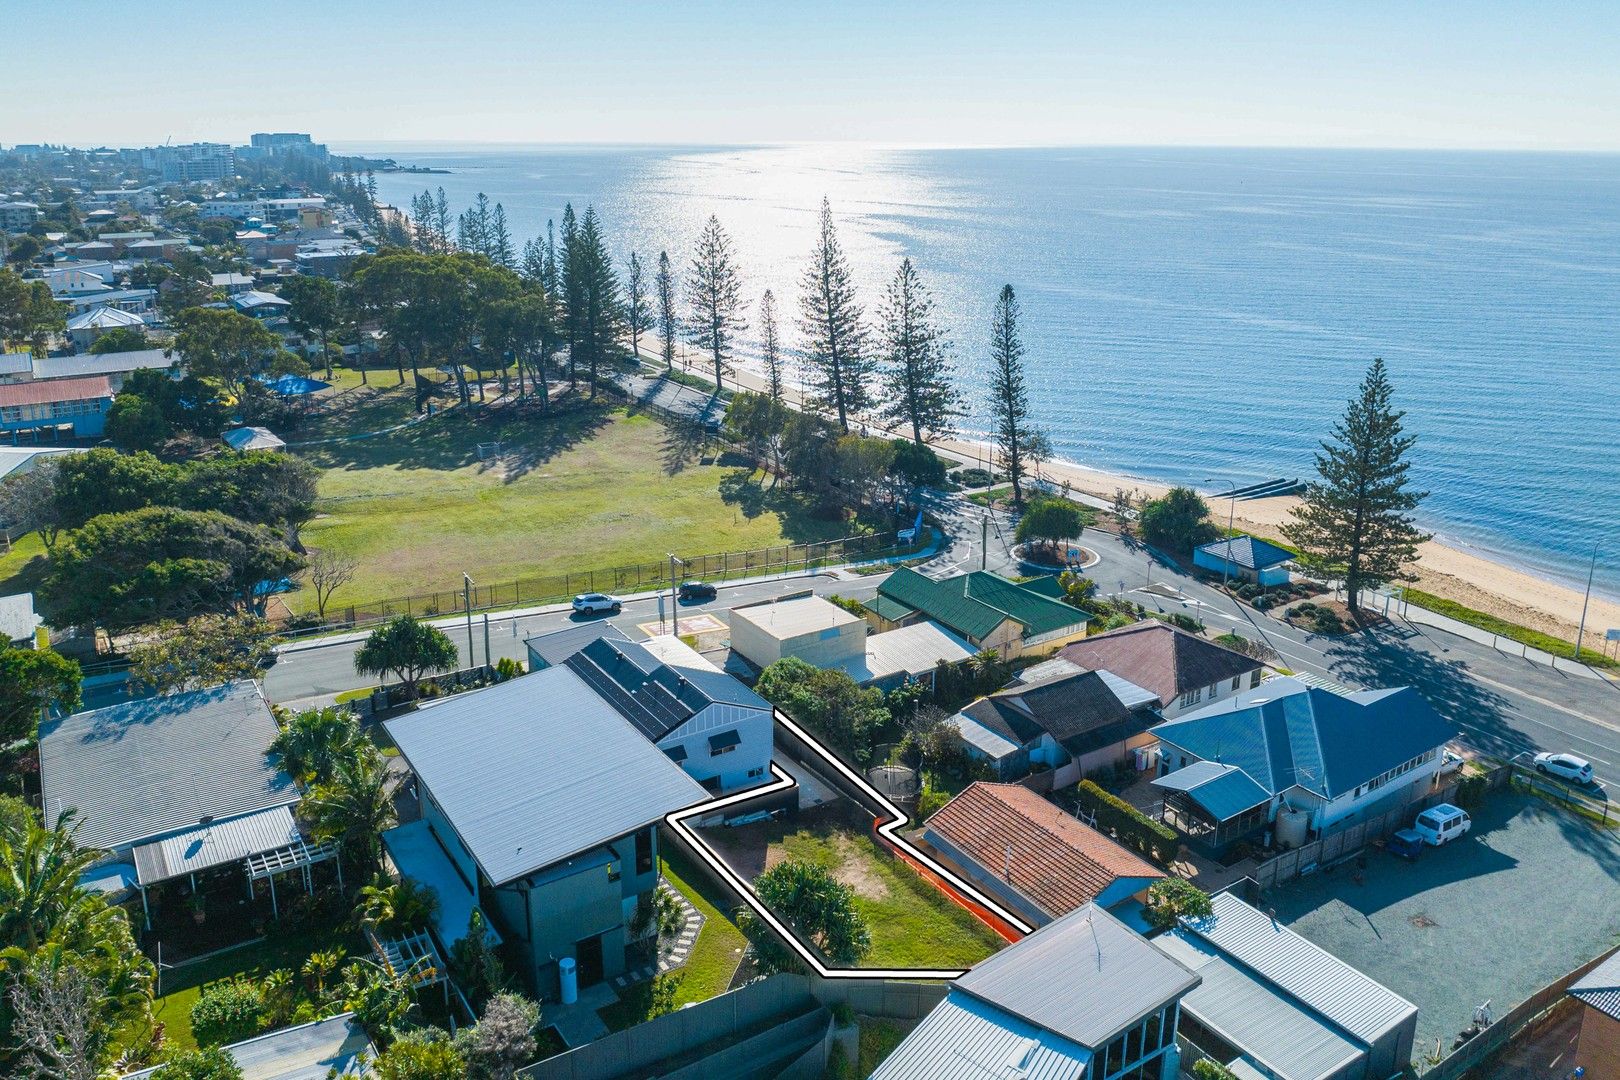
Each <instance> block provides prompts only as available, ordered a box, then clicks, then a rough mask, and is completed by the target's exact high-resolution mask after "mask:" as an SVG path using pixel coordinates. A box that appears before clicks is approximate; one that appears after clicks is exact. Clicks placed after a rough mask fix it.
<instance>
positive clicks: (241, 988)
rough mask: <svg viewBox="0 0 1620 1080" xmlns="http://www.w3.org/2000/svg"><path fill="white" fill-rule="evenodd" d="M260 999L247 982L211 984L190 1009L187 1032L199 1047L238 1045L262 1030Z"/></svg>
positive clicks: (261, 999)
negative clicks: (189, 1031)
mask: <svg viewBox="0 0 1620 1080" xmlns="http://www.w3.org/2000/svg"><path fill="white" fill-rule="evenodd" d="M265 1020H266V1009H265V1004H264V995H263V993H262V992H261V991H260V990H259V988H258V986H256V985H254V984H253V983H250V982H244V981H242V980H238V979H232V980H231V981H229V982H221V983H215V984H214V985H213V986H210V987H208V988H207V989H206V990H204V991H203V992H202V995H201V996H200V997H198V998H197V1002H196V1004H194V1005H192V1007H191V1030H192V1033H193V1034H194V1035H195V1036H196V1037H197V1043H198V1045H200V1046H218V1045H221V1044H223V1043H233V1042H241V1041H242V1040H243V1039H247V1038H251V1037H252V1036H254V1035H257V1034H258V1033H259V1032H260V1031H262V1030H264V1026H265Z"/></svg>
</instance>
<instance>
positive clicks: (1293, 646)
mask: <svg viewBox="0 0 1620 1080" xmlns="http://www.w3.org/2000/svg"><path fill="white" fill-rule="evenodd" d="M930 509H931V511H932V512H933V513H935V514H936V515H937V517H938V518H939V520H940V521H941V524H942V526H943V527H944V529H945V532H946V534H947V535H946V543H945V547H944V550H943V551H942V552H941V553H940V555H939V556H938V557H937V558H935V559H934V560H932V561H931V562H930V563H929V564H927V565H926V566H925V567H924V568H923V569H924V572H927V573H930V574H936V575H943V574H948V573H955V572H960V571H966V570H975V569H979V568H980V567H981V566H983V567H986V568H988V569H990V570H993V571H997V572H1001V573H1011V572H1016V571H1015V563H1014V560H1013V558H1012V556H1011V551H1010V543H1011V536H1012V528H1013V521H1012V519H1011V518H1009V517H1008V516H1007V515H1005V514H1001V513H986V512H985V511H984V510H983V509H981V508H979V507H977V506H974V505H972V504H971V503H968V502H966V501H965V500H963V499H961V498H959V497H947V498H940V499H937V500H935V501H934V502H933V504H932V505H931V506H930ZM1083 543H1084V544H1085V546H1086V547H1088V548H1091V549H1092V550H1094V551H1096V552H1097V554H1098V556H1099V560H1098V562H1097V564H1096V565H1095V566H1093V567H1091V568H1090V569H1089V570H1088V571H1087V573H1088V574H1089V575H1090V576H1091V577H1093V578H1094V579H1095V580H1096V581H1097V582H1098V585H1099V587H1100V589H1101V590H1102V591H1103V592H1104V593H1108V594H1114V595H1124V596H1128V597H1129V598H1130V599H1132V600H1134V601H1136V602H1137V603H1141V604H1143V605H1145V606H1147V607H1150V608H1157V609H1158V610H1161V611H1175V612H1182V613H1185V614H1189V615H1193V616H1195V617H1197V618H1200V619H1202V620H1203V621H1204V622H1205V623H1206V624H1208V625H1209V626H1210V627H1211V628H1212V629H1216V630H1219V631H1230V632H1232V633H1236V634H1239V635H1242V636H1243V637H1246V638H1251V639H1254V640H1258V641H1262V642H1264V643H1265V644H1266V645H1268V646H1270V647H1271V648H1272V649H1273V650H1275V651H1276V652H1277V654H1278V656H1279V657H1280V658H1281V659H1280V661H1279V662H1280V663H1281V664H1282V665H1283V666H1285V667H1288V668H1290V669H1292V670H1295V671H1304V672H1310V673H1312V674H1315V675H1318V676H1322V677H1324V678H1329V679H1334V680H1336V681H1339V682H1342V683H1345V684H1348V685H1351V686H1358V687H1384V686H1404V685H1412V686H1416V687H1417V688H1418V689H1419V691H1421V692H1422V693H1423V694H1424V695H1425V696H1426V697H1427V698H1428V699H1429V701H1430V702H1431V703H1432V704H1433V705H1434V707H1435V708H1436V709H1438V710H1439V711H1440V712H1441V713H1442V715H1445V716H1447V717H1448V718H1450V719H1451V720H1452V721H1453V722H1454V723H1455V724H1456V725H1457V726H1458V727H1459V728H1460V729H1461V731H1462V733H1463V738H1464V739H1465V740H1466V741H1467V742H1468V743H1470V744H1471V745H1472V746H1474V747H1475V748H1476V749H1478V750H1480V751H1483V752H1485V753H1488V754H1492V755H1494V756H1499V757H1506V758H1511V757H1515V756H1518V755H1523V754H1531V753H1534V752H1536V751H1538V750H1567V751H1572V752H1573V753H1576V754H1579V755H1580V756H1582V757H1584V758H1587V759H1588V760H1590V761H1591V762H1592V765H1593V769H1594V771H1595V772H1596V774H1597V778H1598V780H1599V781H1600V782H1601V783H1604V784H1606V785H1607V786H1609V787H1610V788H1611V789H1620V684H1616V683H1614V682H1611V681H1606V680H1599V679H1590V678H1583V677H1580V676H1576V675H1571V674H1567V673H1564V672H1559V671H1555V670H1553V669H1552V668H1548V667H1545V666H1543V665H1540V664H1536V663H1534V662H1532V661H1529V660H1526V659H1523V658H1521V657H1518V656H1509V655H1507V654H1505V653H1501V652H1498V651H1496V650H1494V649H1491V648H1489V647H1488V646H1485V645H1482V644H1480V643H1477V642H1474V641H1472V640H1469V639H1467V638H1462V637H1456V636H1454V635H1451V634H1447V633H1445V632H1443V631H1438V630H1434V629H1431V628H1429V627H1423V626H1416V625H1413V624H1410V623H1407V622H1405V621H1404V620H1401V619H1398V618H1397V619H1395V620H1394V621H1393V622H1392V623H1391V624H1390V625H1388V626H1386V627H1383V628H1380V629H1376V630H1371V631H1365V632H1363V633H1360V634H1355V635H1351V636H1349V637H1346V638H1338V639H1334V638H1323V637H1319V636H1316V635H1314V634H1308V633H1305V632H1303V631H1301V630H1297V629H1295V628H1293V627H1291V626H1288V625H1287V624H1285V623H1281V622H1278V621H1276V620H1274V619H1271V618H1268V617H1266V616H1264V615H1262V614H1260V613H1258V612H1254V611H1252V610H1250V609H1248V608H1246V607H1243V606H1242V605H1240V604H1238V603H1237V602H1236V601H1234V600H1232V599H1231V598H1229V597H1227V596H1225V595H1223V594H1221V593H1219V592H1217V591H1216V590H1214V589H1211V588H1209V587H1207V586H1205V585H1202V584H1200V583H1199V582H1197V581H1196V580H1194V579H1193V578H1191V577H1189V576H1188V575H1186V574H1183V573H1181V572H1180V571H1179V570H1178V569H1177V568H1176V567H1175V566H1174V565H1173V564H1169V563H1167V562H1165V561H1164V560H1161V559H1159V558H1158V557H1157V556H1155V555H1154V554H1153V553H1151V552H1149V551H1148V550H1146V549H1145V548H1143V547H1142V546H1141V545H1139V544H1135V543H1133V542H1131V541H1128V540H1122V539H1121V538H1120V537H1118V536H1116V535H1114V534H1112V533H1107V532H1102V531H1100V530H1093V531H1090V532H1088V533H1086V535H1085V538H1084V540H1083ZM881 580H882V577H881V576H876V575H874V576H868V577H849V578H843V579H840V578H838V577H836V576H832V575H816V576H805V575H797V576H794V577H792V578H787V579H780V580H775V581H768V582H756V583H749V584H741V585H735V586H723V587H722V588H721V589H720V594H719V596H718V597H717V598H716V599H715V600H712V601H707V602H704V603H701V604H694V605H683V606H682V610H683V612H684V611H711V612H714V613H715V614H717V615H720V616H721V617H722V618H724V617H725V613H726V611H727V610H728V609H729V608H731V607H733V606H735V605H737V604H741V603H747V602H751V601H756V600H764V599H768V598H770V597H773V596H781V595H784V594H786V593H790V592H797V591H801V590H804V589H806V588H810V589H813V590H814V591H815V592H817V593H820V594H826V593H839V594H841V595H844V596H849V597H854V598H856V599H866V598H868V597H870V596H872V595H873V594H874V593H875V592H876V591H877V586H878V583H879V582H880V581H881ZM665 603H667V600H666V601H665ZM660 614H661V612H660V606H659V602H658V601H657V600H653V599H645V600H633V601H630V602H627V603H626V604H625V606H624V610H623V612H622V613H621V614H619V615H617V616H614V617H613V618H612V619H611V620H607V621H611V622H613V623H616V624H617V625H618V626H619V627H620V628H621V629H623V630H624V631H625V632H626V633H628V634H629V635H630V636H631V637H637V636H639V633H638V631H637V630H636V629H635V627H636V625H637V624H640V623H646V622H649V621H653V620H656V619H658V618H659V617H660ZM573 621H575V620H574V619H573V617H572V616H571V615H570V614H569V613H566V612H550V613H545V614H529V615H522V616H510V615H501V614H494V615H491V616H490V618H489V626H490V629H489V641H490V648H489V651H490V654H491V656H492V658H493V659H494V660H499V659H500V658H501V657H507V656H509V657H512V658H514V659H522V658H524V657H525V656H526V652H525V649H524V646H523V641H524V639H525V638H526V637H531V636H533V635H535V634H538V633H542V632H544V631H546V630H552V629H557V628H559V627H562V626H566V625H569V624H570V623H572V622H573ZM446 628H447V631H448V632H449V633H450V636H451V638H452V639H453V640H454V641H455V642H456V643H457V646H458V648H459V650H460V652H461V661H462V665H463V666H471V665H472V664H474V663H483V662H486V659H487V658H486V657H485V655H484V630H483V617H482V616H475V617H474V630H473V642H472V650H471V652H469V649H468V642H467V633H466V629H465V624H464V623H456V624H453V625H450V626H447V627H446ZM357 646H358V642H355V641H349V642H339V643H334V644H329V645H324V646H321V647H317V648H298V649H296V650H288V651H286V652H285V653H284V654H283V656H282V657H281V659H280V660H279V662H278V663H277V664H276V665H275V666H274V667H273V668H271V669H270V671H269V672H268V673H267V675H266V677H265V680H264V682H265V691H266V693H267V694H268V695H269V696H270V698H271V700H273V701H277V702H281V703H285V704H293V703H306V702H311V703H312V702H315V701H322V700H330V697H331V695H334V694H337V693H339V692H341V691H344V690H348V689H352V688H355V687H360V686H365V685H367V683H368V680H365V679H362V678H360V677H359V676H357V675H356V674H355V673H354V652H355V649H356V648H357Z"/></svg>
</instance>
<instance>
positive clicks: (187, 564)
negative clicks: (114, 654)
mask: <svg viewBox="0 0 1620 1080" xmlns="http://www.w3.org/2000/svg"><path fill="white" fill-rule="evenodd" d="M303 563H304V561H303V559H302V558H301V557H299V556H298V555H297V554H295V553H294V552H293V551H292V550H291V549H290V548H288V547H287V545H286V544H284V543H283V542H282V541H281V540H280V539H279V538H277V537H276V535H275V534H274V533H272V532H270V530H268V529H266V528H265V527H264V526H262V525H250V524H247V523H246V522H242V521H238V520H236V519H235V518H232V517H227V516H226V515H224V514H221V513H218V512H217V511H212V510H210V511H197V510H178V509H174V508H172V507H164V506H150V507H146V508H145V509H142V510H133V511H130V512H128V513H120V514H102V515H100V516H99V517H96V518H93V519H91V520H90V521H88V522H86V523H85V524H84V525H83V526H81V527H80V528H78V529H75V530H74V531H73V532H71V533H68V534H67V535H66V536H64V537H63V538H62V539H61V540H60V541H59V542H58V543H57V545H56V547H55V549H53V550H52V551H51V565H50V570H49V571H48V573H47V575H46V577H45V580H44V582H43V583H42V585H41V588H40V595H41V596H42V598H44V600H45V601H46V602H47V603H48V604H49V605H50V607H51V609H52V610H53V611H54V612H55V613H56V618H57V619H59V620H60V621H61V622H63V623H65V624H67V625H73V626H87V625H90V624H92V623H96V624H99V625H101V626H102V627H104V628H106V629H108V630H111V631H119V630H127V629H129V628H130V627H134V626H141V625H145V624H148V623H153V622H160V621H162V620H164V619H186V618H190V617H191V616H193V615H200V614H203V613H206V612H229V611H241V610H247V611H252V610H257V609H258V607H259V606H260V605H262V603H263V598H262V596H261V595H259V594H258V592H257V591H256V589H257V587H258V586H259V585H260V584H261V583H263V582H266V581H271V582H274V581H280V580H281V579H283V578H286V577H289V576H291V575H292V574H294V573H296V572H297V571H298V570H299V569H300V568H302V566H303Z"/></svg>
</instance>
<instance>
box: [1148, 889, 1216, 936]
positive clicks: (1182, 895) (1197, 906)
mask: <svg viewBox="0 0 1620 1080" xmlns="http://www.w3.org/2000/svg"><path fill="white" fill-rule="evenodd" d="M1212 910H1213V909H1212V908H1211V907H1210V902H1209V894H1208V893H1206V892H1205V891H1204V890H1202V889H1200V888H1199V887H1198V886H1196V885H1194V884H1193V883H1192V882H1190V881H1187V880H1185V879H1184V878H1178V877H1167V878H1160V879H1159V880H1158V881H1155V882H1154V883H1153V884H1152V885H1149V886H1148V892H1147V905H1146V906H1145V908H1144V909H1143V911H1144V914H1146V915H1147V919H1148V922H1150V923H1152V924H1153V926H1154V927H1156V928H1157V929H1160V930H1169V929H1171V928H1173V927H1175V926H1176V925H1177V924H1178V923H1179V922H1180V921H1181V920H1182V919H1203V918H1208V917H1209V915H1210V913H1211V911H1212Z"/></svg>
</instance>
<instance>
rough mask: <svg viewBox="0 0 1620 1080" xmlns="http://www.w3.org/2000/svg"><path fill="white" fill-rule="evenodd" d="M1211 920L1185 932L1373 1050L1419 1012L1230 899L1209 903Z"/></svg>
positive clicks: (1227, 895) (1219, 895) (1220, 895)
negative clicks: (1389, 1034)
mask: <svg viewBox="0 0 1620 1080" xmlns="http://www.w3.org/2000/svg"><path fill="white" fill-rule="evenodd" d="M1210 902H1211V904H1212V905H1213V907H1214V912H1213V914H1212V915H1211V916H1210V917H1209V918H1207V919H1200V920H1198V921H1197V922H1191V923H1187V924H1186V926H1185V929H1186V930H1187V931H1189V932H1190V933H1192V934H1194V935H1196V936H1197V937H1199V938H1202V939H1203V940H1205V941H1207V942H1209V943H1210V944H1211V945H1214V946H1215V947H1216V948H1217V949H1219V950H1220V951H1221V952H1223V953H1225V954H1226V955H1227V956H1228V957H1230V958H1231V959H1233V960H1236V961H1238V962H1239V963H1241V964H1243V965H1244V966H1246V967H1248V968H1249V969H1250V970H1251V971H1253V972H1255V973H1256V974H1258V975H1259V976H1261V977H1262V978H1264V979H1265V980H1267V981H1268V982H1270V983H1271V984H1273V985H1274V986H1276V987H1278V988H1280V989H1281V990H1283V991H1285V992H1286V993H1288V994H1290V995H1292V996H1293V997H1294V998H1295V999H1297V1000H1298V1001H1300V1002H1302V1003H1304V1004H1305V1005H1307V1006H1309V1007H1310V1008H1311V1009H1313V1010H1314V1011H1315V1012H1316V1013H1317V1014H1318V1015H1319V1016H1322V1017H1324V1018H1325V1019H1327V1020H1330V1021H1331V1022H1333V1023H1334V1024H1336V1025H1337V1026H1338V1027H1340V1028H1342V1029H1343V1030H1344V1031H1345V1032H1347V1033H1348V1034H1350V1035H1352V1036H1354V1037H1355V1038H1357V1039H1359V1040H1361V1041H1362V1042H1364V1043H1366V1044H1368V1045H1371V1044H1372V1043H1375V1042H1377V1041H1378V1039H1379V1038H1381V1037H1382V1036H1383V1035H1384V1034H1385V1033H1386V1032H1388V1031H1390V1030H1391V1029H1393V1028H1396V1027H1399V1026H1400V1025H1401V1024H1403V1023H1405V1022H1406V1021H1407V1019H1408V1018H1409V1017H1411V1016H1412V1015H1413V1014H1414V1013H1416V1012H1417V1006H1416V1005H1413V1004H1412V1003H1411V1002H1410V1001H1407V1000H1406V999H1405V998H1403V997H1401V996H1400V995H1399V994H1397V993H1395V992H1394V991H1393V990H1390V989H1388V988H1387V987H1385V986H1383V985H1382V984H1380V983H1377V982H1374V981H1373V980H1372V979H1370V978H1368V977H1367V976H1366V975H1363V974H1362V973H1361V972H1359V971H1357V970H1356V969H1355V968H1353V967H1351V966H1350V965H1349V964H1346V963H1345V962H1344V961H1343V960H1340V959H1339V958H1338V957H1336V956H1334V955H1333V954H1332V953H1329V952H1328V951H1327V950H1325V949H1323V948H1321V947H1320V946H1318V945H1316V944H1314V943H1312V942H1310V941H1307V940H1306V939H1305V938H1303V937H1301V936H1300V935H1299V934H1296V933H1295V932H1294V931H1292V930H1290V929H1289V928H1288V927H1286V926H1284V925H1282V924H1281V923H1279V922H1276V921H1274V920H1272V919H1271V918H1269V917H1267V916H1266V915H1265V914H1264V913H1262V912H1260V911H1257V910H1255V909H1254V908H1252V907H1250V906H1249V905H1248V904H1245V903H1244V902H1243V901H1242V900H1239V899H1238V898H1237V897H1235V896H1233V895H1232V894H1231V893H1217V894H1216V895H1215V896H1213V897H1211V898H1210Z"/></svg>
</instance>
